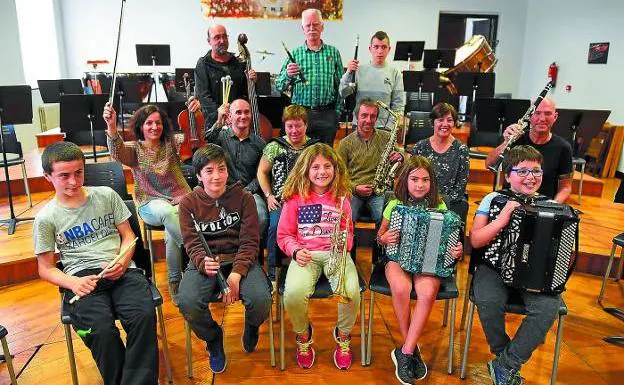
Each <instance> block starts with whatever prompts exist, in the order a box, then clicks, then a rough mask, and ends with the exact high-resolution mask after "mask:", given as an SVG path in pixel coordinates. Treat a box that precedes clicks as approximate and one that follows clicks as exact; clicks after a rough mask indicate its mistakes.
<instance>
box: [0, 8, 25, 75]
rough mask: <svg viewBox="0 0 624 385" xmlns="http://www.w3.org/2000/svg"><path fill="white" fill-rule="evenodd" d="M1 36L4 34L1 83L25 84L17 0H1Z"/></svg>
mask: <svg viewBox="0 0 624 385" xmlns="http://www.w3.org/2000/svg"><path fill="white" fill-rule="evenodd" d="M0 36H2V60H0V85H3V86H8V85H16V84H24V69H23V64H22V51H21V49H20V40H19V29H18V27H17V11H16V9H15V0H2V1H0Z"/></svg>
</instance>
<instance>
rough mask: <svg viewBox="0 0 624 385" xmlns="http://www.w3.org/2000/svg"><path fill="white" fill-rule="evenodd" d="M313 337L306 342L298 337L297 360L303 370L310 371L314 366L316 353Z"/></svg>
mask: <svg viewBox="0 0 624 385" xmlns="http://www.w3.org/2000/svg"><path fill="white" fill-rule="evenodd" d="M311 337H312V336H310V339H308V340H307V341H305V342H302V341H300V340H299V337H297V339H296V342H297V350H296V351H295V358H296V360H297V365H299V367H300V368H302V369H310V368H311V367H312V365H314V358H315V357H316V353H314V348H313V347H312V338H311Z"/></svg>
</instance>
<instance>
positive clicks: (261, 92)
mask: <svg viewBox="0 0 624 385" xmlns="http://www.w3.org/2000/svg"><path fill="white" fill-rule="evenodd" d="M256 75H257V78H256V94H257V95H258V96H271V74H270V73H269V72H256Z"/></svg>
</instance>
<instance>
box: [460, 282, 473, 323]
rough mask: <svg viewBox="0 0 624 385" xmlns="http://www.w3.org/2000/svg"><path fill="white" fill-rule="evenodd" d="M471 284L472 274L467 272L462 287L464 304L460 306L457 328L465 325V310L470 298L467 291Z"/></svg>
mask: <svg viewBox="0 0 624 385" xmlns="http://www.w3.org/2000/svg"><path fill="white" fill-rule="evenodd" d="M471 284H472V274H468V278H467V279H466V288H465V289H464V306H463V307H462V317H461V321H459V330H464V326H465V325H466V314H467V313H466V311H468V302H469V301H470V299H469V298H468V293H469V290H470V285H471Z"/></svg>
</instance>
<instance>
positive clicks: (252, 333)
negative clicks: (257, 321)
mask: <svg viewBox="0 0 624 385" xmlns="http://www.w3.org/2000/svg"><path fill="white" fill-rule="evenodd" d="M259 328H260V327H259V326H251V325H247V324H246V323H245V332H244V333H243V338H242V341H243V350H244V351H246V352H247V353H251V352H253V351H254V350H256V345H258V329H259Z"/></svg>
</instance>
